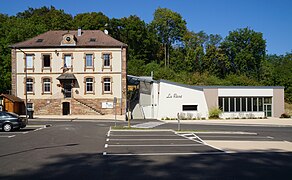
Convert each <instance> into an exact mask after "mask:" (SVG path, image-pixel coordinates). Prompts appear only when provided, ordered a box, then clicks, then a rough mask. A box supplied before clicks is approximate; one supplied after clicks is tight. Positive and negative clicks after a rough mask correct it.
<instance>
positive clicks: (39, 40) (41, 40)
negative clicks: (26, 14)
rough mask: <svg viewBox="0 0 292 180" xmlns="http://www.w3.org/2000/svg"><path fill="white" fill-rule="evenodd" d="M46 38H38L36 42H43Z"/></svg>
mask: <svg viewBox="0 0 292 180" xmlns="http://www.w3.org/2000/svg"><path fill="white" fill-rule="evenodd" d="M43 40H44V39H37V40H36V42H38V43H40V42H43Z"/></svg>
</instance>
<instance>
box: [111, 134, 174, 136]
mask: <svg viewBox="0 0 292 180" xmlns="http://www.w3.org/2000/svg"><path fill="white" fill-rule="evenodd" d="M110 136H120V137H128V136H129V137H132V136H134V137H145V136H149V137H150V136H159V137H170V136H176V135H159V134H145V135H138V134H137V135H113V134H112V135H110Z"/></svg>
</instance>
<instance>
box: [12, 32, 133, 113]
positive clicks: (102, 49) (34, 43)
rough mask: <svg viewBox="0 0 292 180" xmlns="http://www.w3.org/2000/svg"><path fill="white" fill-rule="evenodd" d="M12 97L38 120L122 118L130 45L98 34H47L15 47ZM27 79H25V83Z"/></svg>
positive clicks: (105, 34)
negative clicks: (42, 117)
mask: <svg viewBox="0 0 292 180" xmlns="http://www.w3.org/2000/svg"><path fill="white" fill-rule="evenodd" d="M11 48H12V50H11V53H12V54H11V61H12V94H13V95H15V96H17V97H20V98H21V99H23V100H24V99H25V95H26V92H27V99H28V103H27V107H28V108H30V109H33V110H34V114H36V115H69V114H72V115H79V114H87V115H104V114H113V113H114V109H113V107H114V98H115V97H116V98H117V103H116V108H117V114H120V115H124V114H125V108H126V94H127V92H126V91H127V90H126V77H127V74H126V62H127V60H126V50H127V45H126V44H124V43H122V42H120V41H118V40H116V39H114V38H112V37H111V36H110V35H108V34H107V33H104V32H103V31H100V30H81V29H78V30H72V31H48V32H46V33H43V34H41V35H38V36H36V37H34V38H32V39H29V40H26V41H23V42H20V43H17V44H14V45H12V46H11ZM26 75H27V79H26V78H25V77H26Z"/></svg>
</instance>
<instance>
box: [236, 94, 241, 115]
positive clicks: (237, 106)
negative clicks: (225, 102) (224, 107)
mask: <svg viewBox="0 0 292 180" xmlns="http://www.w3.org/2000/svg"><path fill="white" fill-rule="evenodd" d="M236 111H237V112H240V111H241V110H240V98H239V97H237V98H236Z"/></svg>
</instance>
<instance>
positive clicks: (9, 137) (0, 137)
mask: <svg viewBox="0 0 292 180" xmlns="http://www.w3.org/2000/svg"><path fill="white" fill-rule="evenodd" d="M13 137H15V135H11V136H0V138H13Z"/></svg>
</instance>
